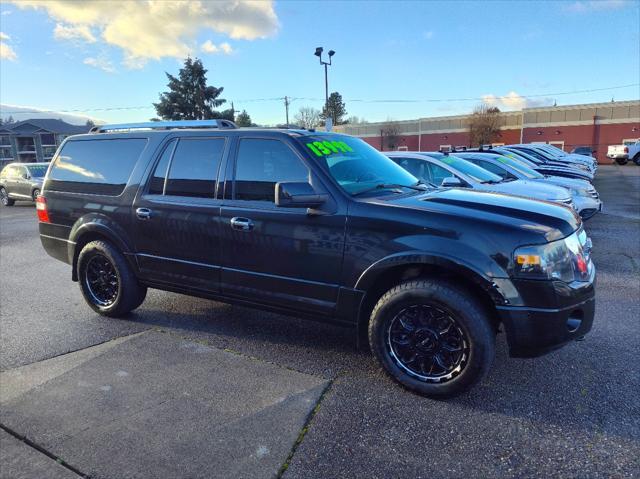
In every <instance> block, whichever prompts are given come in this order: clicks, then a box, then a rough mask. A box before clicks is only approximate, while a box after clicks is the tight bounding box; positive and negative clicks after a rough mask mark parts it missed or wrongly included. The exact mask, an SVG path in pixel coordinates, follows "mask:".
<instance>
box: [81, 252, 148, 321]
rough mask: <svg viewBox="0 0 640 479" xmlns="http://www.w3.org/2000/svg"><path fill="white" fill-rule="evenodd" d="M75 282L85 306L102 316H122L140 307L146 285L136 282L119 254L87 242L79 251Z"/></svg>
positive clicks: (145, 291) (129, 268) (125, 261)
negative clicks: (77, 284)
mask: <svg viewBox="0 0 640 479" xmlns="http://www.w3.org/2000/svg"><path fill="white" fill-rule="evenodd" d="M78 283H79V284H80V291H81V292H82V296H84V299H85V301H86V302H87V304H89V306H91V308H92V309H93V310H94V311H95V312H96V313H99V314H101V315H103V316H110V317H119V316H123V315H125V314H127V313H129V312H130V311H132V310H134V309H136V308H137V307H138V306H140V305H141V304H142V302H143V301H144V299H145V297H146V295H147V288H146V286H143V285H141V284H140V283H139V282H138V280H137V279H136V277H135V275H134V273H133V271H132V269H131V267H130V266H129V263H127V260H126V259H125V258H124V256H123V255H122V253H120V252H119V251H118V250H117V249H116V248H115V247H114V246H113V245H112V244H111V243H108V242H106V241H91V242H90V243H87V244H86V245H85V246H84V248H82V251H80V255H79V256H78Z"/></svg>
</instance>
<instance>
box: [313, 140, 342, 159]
mask: <svg viewBox="0 0 640 479" xmlns="http://www.w3.org/2000/svg"><path fill="white" fill-rule="evenodd" d="M307 148H309V149H310V150H311V151H313V152H314V153H315V155H316V156H328V155H332V154H333V153H346V152H348V151H353V148H351V147H350V146H349V145H347V144H346V143H345V142H344V141H326V140H325V141H314V142H313V143H307Z"/></svg>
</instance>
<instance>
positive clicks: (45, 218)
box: [36, 195, 51, 223]
mask: <svg viewBox="0 0 640 479" xmlns="http://www.w3.org/2000/svg"><path fill="white" fill-rule="evenodd" d="M36 211H37V212H38V220H39V221H40V222H42V223H51V220H49V212H48V211H47V199H46V198H45V197H44V196H42V195H40V196H38V197H37V198H36Z"/></svg>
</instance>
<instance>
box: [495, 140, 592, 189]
mask: <svg viewBox="0 0 640 479" xmlns="http://www.w3.org/2000/svg"><path fill="white" fill-rule="evenodd" d="M486 151H489V150H486ZM491 151H497V152H499V153H500V154H501V155H507V156H508V155H516V156H517V157H518V158H524V159H526V160H527V161H529V162H531V163H534V164H535V165H536V166H535V170H536V171H539V172H540V173H542V174H543V175H554V176H564V177H566V178H577V179H581V180H587V181H589V182H592V181H593V178H594V175H593V173H591V172H589V171H588V169H586V168H583V169H580V168H574V167H571V166H568V165H567V164H566V163H562V162H558V161H553V160H549V159H548V158H547V157H545V156H543V155H542V154H540V153H538V152H537V151H524V150H520V149H516V148H510V147H508V146H501V147H499V148H493V149H492V150H491Z"/></svg>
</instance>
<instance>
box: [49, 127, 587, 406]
mask: <svg viewBox="0 0 640 479" xmlns="http://www.w3.org/2000/svg"><path fill="white" fill-rule="evenodd" d="M472 166H473V165H472ZM483 171H484V170H483ZM37 212H38V218H39V229H40V239H41V242H42V245H43V247H44V249H45V250H46V251H47V252H48V253H49V254H50V255H51V256H52V257H54V258H56V259H59V260H61V261H64V262H66V263H68V264H70V265H71V279H73V280H74V281H78V283H79V286H80V291H81V292H82V295H83V296H84V299H85V300H86V302H87V303H88V304H89V306H90V307H91V308H92V309H93V310H94V311H96V312H97V313H99V314H101V315H104V316H115V317H118V316H122V315H124V314H126V313H128V312H129V311H132V310H134V309H135V308H137V307H138V306H139V305H140V304H142V302H143V301H144V298H145V296H146V293H147V288H157V289H163V290H168V291H175V292H180V293H184V294H188V295H193V296H201V297H205V298H211V299H216V300H219V301H224V302H229V303H237V304H241V305H245V306H253V307H257V308H261V309H265V310H271V311H277V312H280V313H287V314H293V315H296V316H300V317H304V318H312V319H318V320H321V321H325V322H328V321H330V322H337V323H340V324H342V325H345V326H349V327H353V328H354V329H355V331H357V333H358V338H359V339H358V340H359V342H360V343H361V342H362V341H368V343H369V345H370V347H371V350H372V351H373V353H374V355H375V357H376V358H377V359H378V361H379V362H380V364H381V365H382V367H383V369H384V370H385V371H386V372H387V373H388V374H389V375H390V376H391V377H392V378H393V379H394V380H396V381H398V382H399V383H400V384H402V385H403V386H405V387H407V388H409V389H411V390H413V391H416V392H418V393H420V394H423V395H426V396H430V397H440V398H442V397H448V396H452V395H455V394H459V393H461V392H463V391H465V390H467V389H468V388H469V387H471V386H472V385H473V384H475V383H477V382H478V381H479V380H480V379H481V378H482V377H483V376H484V375H485V374H486V372H487V371H488V370H489V368H490V365H491V362H492V359H493V357H494V350H495V336H496V332H497V331H498V329H499V327H501V325H502V327H503V328H504V330H505V331H506V335H507V341H508V344H509V350H510V353H511V354H512V355H513V356H519V357H532V356H537V355H540V354H543V353H546V352H548V351H550V350H553V349H556V348H558V347H560V346H562V345H563V344H566V343H568V342H570V341H572V340H575V339H578V338H581V337H582V336H583V335H584V334H585V333H587V332H588V331H589V330H590V329H591V325H592V322H593V317H594V305H595V298H594V295H595V292H594V289H595V283H594V281H595V274H596V273H595V267H594V265H593V263H592V261H591V255H590V250H591V242H590V240H589V239H588V237H587V234H586V232H585V231H584V229H583V227H582V222H581V220H580V217H579V216H578V215H576V214H575V213H574V212H572V211H571V210H570V209H569V208H565V207H563V206H560V205H556V204H553V203H549V202H541V201H532V200H528V199H526V198H520V197H513V196H505V195H500V194H494V193H482V192H476V191H471V190H465V189H452V188H444V189H442V188H437V189H436V188H431V189H430V188H429V187H428V186H425V185H421V184H420V183H419V182H418V180H417V179H416V178H415V177H414V176H412V175H411V174H409V173H408V172H407V171H405V170H404V169H402V168H401V167H400V166H398V165H397V164H395V163H394V162H393V161H391V160H390V159H388V158H387V157H385V156H384V155H383V154H381V153H380V152H378V151H377V150H375V149H374V148H372V147H371V146H369V145H368V144H367V143H365V142H364V141H362V140H360V139H358V138H354V137H350V136H346V135H339V134H335V133H326V132H313V131H306V130H277V129H255V128H246V129H245V128H240V129H238V128H235V127H234V125H233V123H232V122H228V121H226V120H214V121H195V122H155V123H144V124H128V125H106V126H101V127H98V128H97V129H96V131H95V132H93V133H90V134H87V135H79V136H73V137H69V138H67V139H66V140H65V141H64V142H63V144H62V145H61V147H60V149H59V151H58V152H57V154H56V155H55V156H54V158H53V162H52V165H51V167H50V169H49V172H48V173H47V177H46V179H45V183H44V189H43V194H42V195H41V196H40V197H38V201H37ZM266 320H267V319H265V321H266ZM238 380H239V381H241V380H242V378H241V377H240V378H238Z"/></svg>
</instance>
